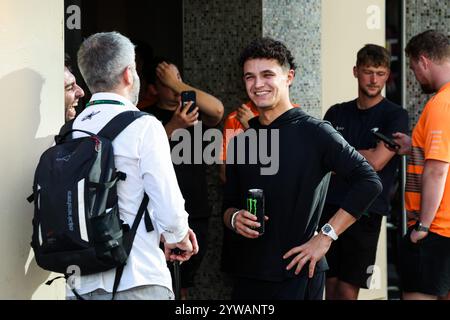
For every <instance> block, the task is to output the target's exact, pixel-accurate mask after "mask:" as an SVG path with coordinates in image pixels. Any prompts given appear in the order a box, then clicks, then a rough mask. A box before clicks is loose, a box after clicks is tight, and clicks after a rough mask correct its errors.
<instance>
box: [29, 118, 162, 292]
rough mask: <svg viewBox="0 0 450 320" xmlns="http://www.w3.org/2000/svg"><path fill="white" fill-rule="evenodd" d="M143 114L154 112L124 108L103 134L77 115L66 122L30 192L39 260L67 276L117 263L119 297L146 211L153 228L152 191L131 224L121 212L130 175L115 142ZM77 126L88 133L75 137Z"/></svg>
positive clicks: (149, 226) (44, 157)
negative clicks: (119, 166) (77, 122)
mask: <svg viewBox="0 0 450 320" xmlns="http://www.w3.org/2000/svg"><path fill="white" fill-rule="evenodd" d="M143 115H148V113H144V112H138V111H125V112H122V113H120V114H118V115H117V116H115V117H114V118H113V119H112V120H111V121H110V122H108V123H107V124H106V126H105V127H104V128H103V129H102V130H101V131H100V132H99V133H98V134H93V133H90V132H87V131H83V130H72V124H73V121H72V122H69V123H67V124H66V125H64V126H63V127H62V128H61V131H60V133H59V135H57V136H56V137H55V142H56V145H54V146H52V147H51V148H49V149H48V150H46V151H45V152H44V153H43V154H42V156H41V158H40V161H39V164H38V166H37V168H36V172H35V177H34V183H33V194H32V195H31V196H30V197H29V198H28V200H29V201H30V202H33V201H34V217H33V235H32V239H31V246H32V247H33V250H34V254H35V258H36V262H37V264H38V265H39V266H40V267H41V268H43V269H45V270H49V271H53V272H58V273H62V274H64V277H65V278H66V280H67V279H68V278H69V277H70V276H71V274H69V270H75V269H73V267H74V266H75V267H76V268H78V270H79V271H80V273H81V275H89V274H93V273H98V272H102V271H107V270H110V269H112V268H117V270H116V277H115V281H114V288H113V298H114V295H115V293H116V292H117V288H118V285H119V282H120V278H121V276H122V272H123V268H124V266H125V263H126V260H127V258H128V255H129V254H130V251H131V248H132V246H133V240H134V237H135V235H136V230H137V228H138V225H139V223H140V221H141V220H142V217H143V216H144V213H145V219H144V220H145V225H146V228H147V231H148V232H150V231H152V230H153V225H152V222H151V219H150V216H149V214H148V211H147V204H148V201H149V198H148V196H147V195H146V194H144V198H143V200H142V203H141V206H140V208H139V210H138V213H137V215H136V218H135V220H134V222H133V225H132V227H131V228H130V226H128V225H127V224H125V223H124V222H123V221H122V220H121V219H120V217H119V207H118V197H117V190H116V185H117V183H118V181H120V180H125V179H126V175H125V173H123V172H119V171H117V170H116V167H115V164H114V152H113V145H112V141H113V140H114V138H115V137H116V136H117V135H118V134H119V133H120V132H121V131H122V130H123V129H125V128H126V127H127V126H128V125H129V124H130V123H132V122H133V121H134V120H136V119H137V118H139V117H141V116H143ZM74 131H80V132H84V133H86V134H87V135H88V136H85V137H82V138H78V139H72V138H71V133H72V132H74ZM69 268H70V269H69ZM58 278H61V277H58ZM53 280H55V279H53ZM53 280H51V281H49V282H48V283H47V284H51V283H52V282H53ZM73 291H74V294H75V295H76V296H77V297H78V298H81V297H80V296H79V295H78V293H77V292H76V291H75V290H73Z"/></svg>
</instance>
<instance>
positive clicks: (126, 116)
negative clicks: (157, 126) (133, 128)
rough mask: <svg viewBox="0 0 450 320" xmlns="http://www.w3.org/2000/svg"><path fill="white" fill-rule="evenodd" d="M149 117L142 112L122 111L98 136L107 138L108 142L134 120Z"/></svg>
mask: <svg viewBox="0 0 450 320" xmlns="http://www.w3.org/2000/svg"><path fill="white" fill-rule="evenodd" d="M146 115H149V114H148V113H146V112H142V111H124V112H121V113H119V114H118V115H117V116H115V117H114V118H112V119H111V120H110V121H109V122H108V123H107V124H106V125H105V126H104V127H103V129H102V130H100V132H99V133H98V135H99V136H101V137H105V138H108V139H109V140H111V141H112V140H114V139H115V138H116V137H117V136H118V135H119V133H121V132H122V130H124V129H125V128H126V127H128V125H130V124H131V123H132V122H133V121H134V120H136V119H138V118H140V117H142V116H146Z"/></svg>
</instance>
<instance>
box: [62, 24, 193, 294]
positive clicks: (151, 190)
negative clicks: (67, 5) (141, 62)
mask: <svg viewBox="0 0 450 320" xmlns="http://www.w3.org/2000/svg"><path fill="white" fill-rule="evenodd" d="M78 65H79V68H80V71H81V74H82V75H83V78H84V79H85V81H86V84H87V86H88V87H89V90H90V91H91V92H92V94H93V95H92V98H91V100H90V102H89V103H88V105H87V107H86V109H85V110H84V111H83V112H81V113H80V115H79V116H78V117H77V118H76V120H75V121H74V123H73V128H74V129H79V130H85V131H89V132H92V133H98V132H99V131H100V130H101V129H102V128H103V127H104V126H105V125H106V124H107V123H108V122H109V121H110V120H111V119H113V118H114V117H115V116H117V115H118V114H120V113H122V112H125V111H130V110H131V111H138V109H137V108H136V103H137V101H138V96H139V77H138V75H137V73H136V64H135V52H134V46H133V44H132V43H131V41H130V40H129V39H128V38H126V37H124V36H123V35H121V34H119V33H117V32H109V33H97V34H94V35H92V36H90V37H89V38H88V39H86V40H85V41H84V42H83V44H82V45H81V47H80V50H79V51H78ZM81 135H83V133H79V132H75V133H74V138H77V137H80V136H81ZM113 147H114V160H115V165H116V168H117V170H119V171H121V172H124V173H125V174H126V177H127V178H126V180H125V181H121V182H119V183H118V185H117V194H118V199H119V200H118V204H119V208H120V217H121V219H122V220H124V221H125V222H126V223H128V224H129V225H131V224H132V223H133V221H134V218H135V216H136V213H137V211H138V208H139V206H140V204H141V201H142V199H143V197H144V193H146V194H147V195H148V197H149V198H150V201H149V205H148V210H149V213H150V217H151V219H152V223H153V225H154V227H155V230H154V231H151V232H147V231H146V229H145V226H144V224H143V223H141V224H140V225H139V228H138V230H137V234H136V237H135V239H134V242H133V247H132V250H131V253H130V255H129V257H128V260H127V263H126V265H125V268H124V270H123V274H122V278H121V281H120V284H119V287H118V290H117V293H116V295H115V297H114V298H115V299H117V300H130V299H159V300H162V299H173V298H174V294H173V291H172V289H171V288H172V282H171V276H170V272H169V269H168V268H167V265H166V261H165V260H166V259H168V260H172V261H173V260H178V261H186V260H188V259H189V258H190V257H191V256H192V255H193V254H196V253H197V252H198V245H197V240H196V237H195V234H194V233H193V231H192V230H191V229H190V228H189V225H188V214H187V212H186V211H185V210H184V199H183V197H182V195H181V192H180V189H179V187H178V183H177V180H176V176H175V172H174V169H173V166H172V162H171V158H170V149H169V143H168V141H167V136H166V133H165V131H164V127H163V126H162V125H161V123H160V122H159V121H158V120H157V119H156V118H154V117H153V116H150V115H148V116H142V117H140V118H138V119H137V120H135V121H134V122H132V123H131V124H130V125H129V126H128V127H126V128H125V129H124V130H123V131H122V132H121V133H120V134H119V135H118V136H117V137H116V138H115V139H114V140H113ZM160 240H162V241H163V242H164V253H163V251H162V250H160V248H159V243H160ZM175 248H178V249H180V250H181V253H180V254H177V255H175V254H173V253H172V250H173V249H175ZM114 278H115V269H112V270H109V271H106V272H101V273H97V274H92V275H85V276H81V278H80V281H79V282H78V283H79V286H78V287H77V288H76V289H77V292H78V294H80V295H81V297H82V298H84V299H90V300H107V299H111V298H112V292H113V284H114ZM67 296H68V298H69V299H74V296H73V294H72V292H71V291H70V290H69V289H68V290H67Z"/></svg>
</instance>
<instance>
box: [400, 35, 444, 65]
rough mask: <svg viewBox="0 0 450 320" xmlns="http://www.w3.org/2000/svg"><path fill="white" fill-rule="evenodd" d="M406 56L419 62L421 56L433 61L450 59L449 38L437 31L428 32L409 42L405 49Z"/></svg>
mask: <svg viewBox="0 0 450 320" xmlns="http://www.w3.org/2000/svg"><path fill="white" fill-rule="evenodd" d="M405 52H406V55H407V56H408V57H410V58H412V59H415V60H417V59H418V58H419V57H420V56H421V55H424V56H426V57H427V58H429V59H431V60H433V61H442V60H445V59H450V42H449V39H448V37H447V36H446V35H445V34H443V33H441V32H438V31H436V30H427V31H425V32H422V33H420V34H418V35H416V36H414V37H413V38H411V40H409V42H408V44H407V45H406V48H405Z"/></svg>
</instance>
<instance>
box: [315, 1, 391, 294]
mask: <svg viewBox="0 0 450 320" xmlns="http://www.w3.org/2000/svg"><path fill="white" fill-rule="evenodd" d="M385 11H386V10H385V0H322V103H323V104H322V116H323V115H324V114H325V112H326V111H327V110H328V108H329V107H331V106H332V105H333V104H336V103H339V102H344V101H349V100H352V99H355V98H356V97H357V96H358V83H357V81H356V79H355V78H354V76H353V67H354V66H355V64H356V54H357V52H358V50H359V49H361V48H362V47H363V46H364V45H365V44H367V43H374V44H378V45H381V46H385V42H386V40H385V39H386V36H385ZM385 220H386V219H384V220H383V225H382V227H381V233H380V239H379V241H378V250H377V259H376V262H375V269H376V270H377V271H380V272H378V274H377V275H376V276H374V277H377V279H376V280H375V279H372V281H373V282H372V284H373V285H374V287H373V289H371V290H361V291H360V295H359V299H386V298H387V258H386V221H385ZM369 276H370V274H368V278H369ZM374 280H375V281H374Z"/></svg>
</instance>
